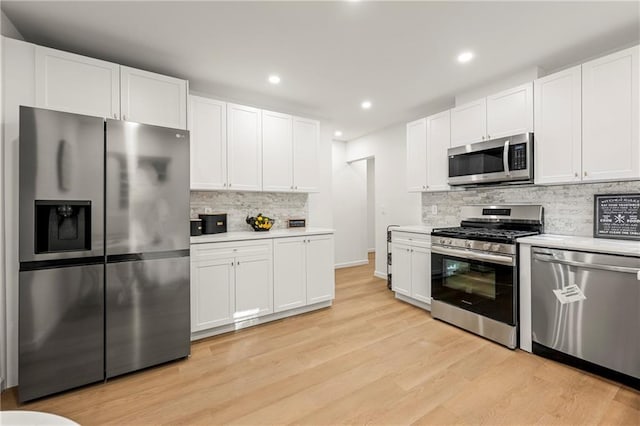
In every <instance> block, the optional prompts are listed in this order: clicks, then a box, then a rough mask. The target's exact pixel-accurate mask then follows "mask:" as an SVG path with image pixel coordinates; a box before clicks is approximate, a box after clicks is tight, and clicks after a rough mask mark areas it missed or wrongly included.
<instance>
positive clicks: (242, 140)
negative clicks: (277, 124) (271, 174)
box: [227, 104, 262, 191]
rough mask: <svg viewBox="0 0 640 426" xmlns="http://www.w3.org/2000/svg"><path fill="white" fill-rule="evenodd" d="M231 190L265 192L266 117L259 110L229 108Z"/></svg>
mask: <svg viewBox="0 0 640 426" xmlns="http://www.w3.org/2000/svg"><path fill="white" fill-rule="evenodd" d="M227 148H228V161H227V167H228V176H229V181H228V188H229V189H231V190H233V191H260V190H262V114H261V111H260V110H259V109H257V108H252V107H248V106H243V105H236V104H227Z"/></svg>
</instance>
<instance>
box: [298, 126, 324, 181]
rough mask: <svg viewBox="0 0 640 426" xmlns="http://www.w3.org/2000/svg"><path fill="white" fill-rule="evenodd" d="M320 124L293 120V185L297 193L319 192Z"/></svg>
mask: <svg viewBox="0 0 640 426" xmlns="http://www.w3.org/2000/svg"><path fill="white" fill-rule="evenodd" d="M319 155H320V123H319V122H317V121H315V120H309V119H306V118H300V117H294V118H293V185H294V190H295V191H298V192H317V191H319V184H318V175H319V170H320V166H319V159H318V157H319Z"/></svg>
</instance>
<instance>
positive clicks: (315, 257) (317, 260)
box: [305, 235, 336, 305]
mask: <svg viewBox="0 0 640 426" xmlns="http://www.w3.org/2000/svg"><path fill="white" fill-rule="evenodd" d="M306 240H307V242H306V243H305V244H306V246H307V248H306V255H307V262H306V264H307V304H308V305H311V304H313V303H318V302H324V301H327V300H333V299H335V294H336V290H335V288H336V286H335V268H334V257H333V235H316V236H313V237H308V238H307V239H306Z"/></svg>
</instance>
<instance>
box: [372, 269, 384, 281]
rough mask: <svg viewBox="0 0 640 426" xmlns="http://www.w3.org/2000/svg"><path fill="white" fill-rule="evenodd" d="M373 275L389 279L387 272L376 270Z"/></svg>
mask: <svg viewBox="0 0 640 426" xmlns="http://www.w3.org/2000/svg"><path fill="white" fill-rule="evenodd" d="M373 276H374V277H376V278H381V279H383V280H386V279H387V273H386V272H380V271H375V272H374V273H373Z"/></svg>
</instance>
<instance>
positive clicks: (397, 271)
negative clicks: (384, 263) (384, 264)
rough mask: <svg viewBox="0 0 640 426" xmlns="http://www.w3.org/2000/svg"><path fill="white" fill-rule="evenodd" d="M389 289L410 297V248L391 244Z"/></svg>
mask: <svg viewBox="0 0 640 426" xmlns="http://www.w3.org/2000/svg"><path fill="white" fill-rule="evenodd" d="M391 273H392V276H391V289H392V290H393V291H395V292H396V293H400V294H404V295H405V296H411V247H409V246H406V245H404V244H395V243H394V244H393V247H392V249H391Z"/></svg>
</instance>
